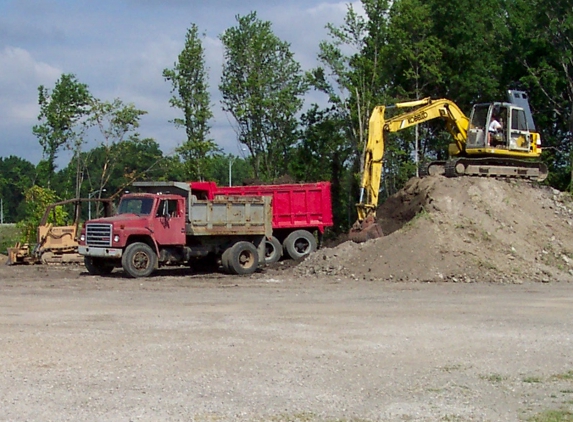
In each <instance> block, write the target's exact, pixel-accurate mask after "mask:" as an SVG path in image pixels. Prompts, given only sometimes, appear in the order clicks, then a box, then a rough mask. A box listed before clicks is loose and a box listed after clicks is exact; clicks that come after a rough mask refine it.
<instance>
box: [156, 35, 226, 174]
mask: <svg viewBox="0 0 573 422" xmlns="http://www.w3.org/2000/svg"><path fill="white" fill-rule="evenodd" d="M163 77H164V78H165V80H167V81H170V82H171V85H172V89H171V92H172V93H175V95H173V96H172V97H171V99H170V100H169V103H170V104H171V107H175V108H178V109H180V110H181V111H182V112H183V118H175V119H173V122H174V123H175V125H176V126H177V127H184V128H185V132H186V135H187V139H186V140H185V141H184V142H183V144H182V145H181V146H180V147H179V148H178V149H177V152H178V153H179V155H180V156H181V158H182V160H183V165H184V172H185V173H184V174H185V178H187V179H190V180H201V179H203V178H204V176H205V171H206V168H205V167H206V165H207V161H208V157H209V156H211V155H213V154H215V153H217V152H218V151H219V148H218V147H217V145H216V144H215V142H214V141H213V140H212V139H209V138H208V135H209V131H210V127H209V120H210V119H211V118H212V117H213V113H212V112H211V108H210V95H209V90H208V88H209V85H208V83H207V69H206V67H205V53H204V50H203V45H202V43H201V40H200V38H199V30H198V28H197V25H195V24H192V25H191V28H189V29H188V30H187V34H186V35H185V46H184V48H183V51H182V52H181V53H180V54H179V57H178V60H177V62H175V64H174V66H173V68H172V69H165V70H163Z"/></svg>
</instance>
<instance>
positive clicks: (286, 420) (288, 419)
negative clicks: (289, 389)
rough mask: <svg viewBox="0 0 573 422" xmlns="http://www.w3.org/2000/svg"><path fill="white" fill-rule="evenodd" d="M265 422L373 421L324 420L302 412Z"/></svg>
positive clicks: (355, 421) (352, 421)
mask: <svg viewBox="0 0 573 422" xmlns="http://www.w3.org/2000/svg"><path fill="white" fill-rule="evenodd" d="M265 422H371V420H370V419H362V418H350V419H347V418H342V419H338V418H335V419H330V418H327V419H324V418H319V417H318V416H317V415H315V414H314V413H310V412H302V413H295V414H292V415H291V414H281V415H276V416H271V417H270V418H267V419H265Z"/></svg>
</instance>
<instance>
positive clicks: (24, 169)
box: [0, 155, 36, 222]
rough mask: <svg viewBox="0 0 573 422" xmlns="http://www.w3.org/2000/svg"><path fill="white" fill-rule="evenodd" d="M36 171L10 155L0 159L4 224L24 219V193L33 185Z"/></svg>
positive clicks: (0, 193)
mask: <svg viewBox="0 0 573 422" xmlns="http://www.w3.org/2000/svg"><path fill="white" fill-rule="evenodd" d="M35 180H36V169H35V168H34V165H33V164H32V163H30V162H29V161H27V160H25V159H23V158H20V157H16V156H13V155H11V156H10V157H6V158H3V157H0V198H1V199H2V208H3V212H4V222H15V221H20V219H22V218H24V213H25V210H24V205H25V196H24V195H25V193H26V191H27V190H28V189H29V188H31V187H32V186H33V185H34V182H35Z"/></svg>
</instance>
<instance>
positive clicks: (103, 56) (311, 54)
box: [0, 0, 349, 166]
mask: <svg viewBox="0 0 573 422" xmlns="http://www.w3.org/2000/svg"><path fill="white" fill-rule="evenodd" d="M348 3H349V2H348V1H345V2H339V1H335V0H323V1H318V0H290V1H286V2H285V1H277V0H264V1H263V0H244V1H231V0H210V1H198V0H98V1H93V0H73V1H72V0H68V1H64V0H0V157H8V156H10V155H16V156H19V157H22V158H25V159H27V160H29V161H31V162H32V163H34V164H37V163H38V161H39V160H40V159H41V158H42V148H41V146H40V144H39V143H38V139H37V138H36V137H35V136H34V135H33V133H32V127H33V126H34V125H36V124H38V119H37V117H38V114H39V111H40V110H39V106H38V86H40V85H44V86H45V87H46V88H49V89H52V88H53V87H54V85H55V83H56V81H57V80H58V79H59V78H60V76H61V75H62V74H64V73H71V74H74V75H76V77H77V80H78V81H79V82H81V83H84V84H87V85H88V87H89V90H90V92H91V93H92V95H94V96H95V97H96V98H99V99H100V100H103V101H112V100H113V99H115V98H119V99H121V100H122V101H123V102H124V103H133V104H134V105H135V107H137V108H139V109H142V110H145V111H147V112H148V114H147V115H145V116H143V117H142V119H141V121H140V124H141V125H140V127H139V129H138V132H139V133H140V135H141V137H142V138H153V139H155V140H156V141H157V142H158V143H159V145H160V146H161V149H162V151H163V152H164V154H171V153H173V151H174V149H175V148H176V147H177V145H179V144H180V143H181V141H182V140H183V139H184V136H185V133H184V130H183V129H176V128H175V127H174V126H173V124H172V123H170V122H169V121H170V120H172V119H173V118H175V117H178V116H179V114H178V110H177V109H174V108H171V107H170V106H169V98H170V96H171V93H170V90H171V85H170V83H169V82H167V81H165V80H164V78H163V77H162V71H163V69H165V68H171V67H173V65H174V63H175V61H176V60H177V56H178V55H179V53H180V52H181V50H182V49H183V46H184V40H185V34H186V32H187V30H188V29H189V27H190V26H191V24H192V23H195V24H196V25H197V26H198V27H199V31H200V32H204V33H205V34H206V37H205V38H204V39H203V47H204V49H205V60H206V66H207V68H208V70H209V85H210V88H209V89H210V92H211V101H212V103H213V107H212V110H213V113H214V119H213V120H211V121H210V124H211V137H212V138H213V139H214V140H215V142H216V143H217V144H218V145H219V146H220V147H221V148H223V150H224V151H225V152H226V153H231V154H237V155H240V153H241V148H240V147H239V145H238V142H237V138H236V134H235V132H234V130H233V125H232V117H231V116H230V115H228V114H226V113H224V112H223V111H222V110H221V103H220V98H221V97H220V94H219V92H218V85H219V82H220V77H221V66H222V63H223V47H222V44H221V42H220V40H219V35H220V34H222V33H223V32H224V31H225V30H226V29H227V28H229V27H232V26H235V25H236V16H237V15H241V16H243V15H246V14H248V13H250V12H251V11H256V12H257V16H258V17H259V18H260V19H261V20H268V21H270V22H271V23H272V28H273V31H274V33H275V34H276V35H277V36H278V37H279V38H280V39H282V40H283V41H286V42H288V43H290V44H291V49H292V51H293V52H294V54H295V59H296V60H297V61H298V62H299V63H300V64H301V66H302V68H303V69H304V70H309V69H311V68H313V67H315V66H317V64H318V62H317V59H316V57H317V53H318V45H319V42H320V41H322V40H326V39H328V32H327V30H326V29H325V26H326V24H327V23H333V24H335V25H341V24H342V23H343V20H344V15H345V14H346V11H347V7H348ZM319 96H320V94H318V93H312V94H310V95H309V96H308V98H307V99H306V103H307V105H308V104H310V103H311V102H321V101H324V99H323V98H320V97H319ZM96 142H97V140H96V139H91V140H89V141H88V145H87V147H88V148H89V147H90V144H91V147H93V146H94V145H96ZM66 154H67V153H66V152H63V153H61V154H60V157H59V159H58V161H59V164H60V166H62V165H64V166H65V163H67V161H68V160H69V156H67V155H66Z"/></svg>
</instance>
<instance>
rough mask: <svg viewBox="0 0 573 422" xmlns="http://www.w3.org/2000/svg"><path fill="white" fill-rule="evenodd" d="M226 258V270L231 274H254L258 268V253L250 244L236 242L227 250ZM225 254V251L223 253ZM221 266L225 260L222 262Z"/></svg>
mask: <svg viewBox="0 0 573 422" xmlns="http://www.w3.org/2000/svg"><path fill="white" fill-rule="evenodd" d="M228 251H229V252H228V255H227V256H225V253H223V256H224V258H226V262H227V266H228V270H229V272H230V273H232V274H238V275H247V274H252V273H254V272H255V271H256V270H257V268H259V252H258V251H257V248H256V247H255V245H253V244H252V243H251V242H245V241H242V242H237V243H235V244H234V245H233V246H232V247H231V248H230V249H228ZM225 252H227V251H225ZM222 261H223V266H224V265H225V260H223V259H222Z"/></svg>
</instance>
